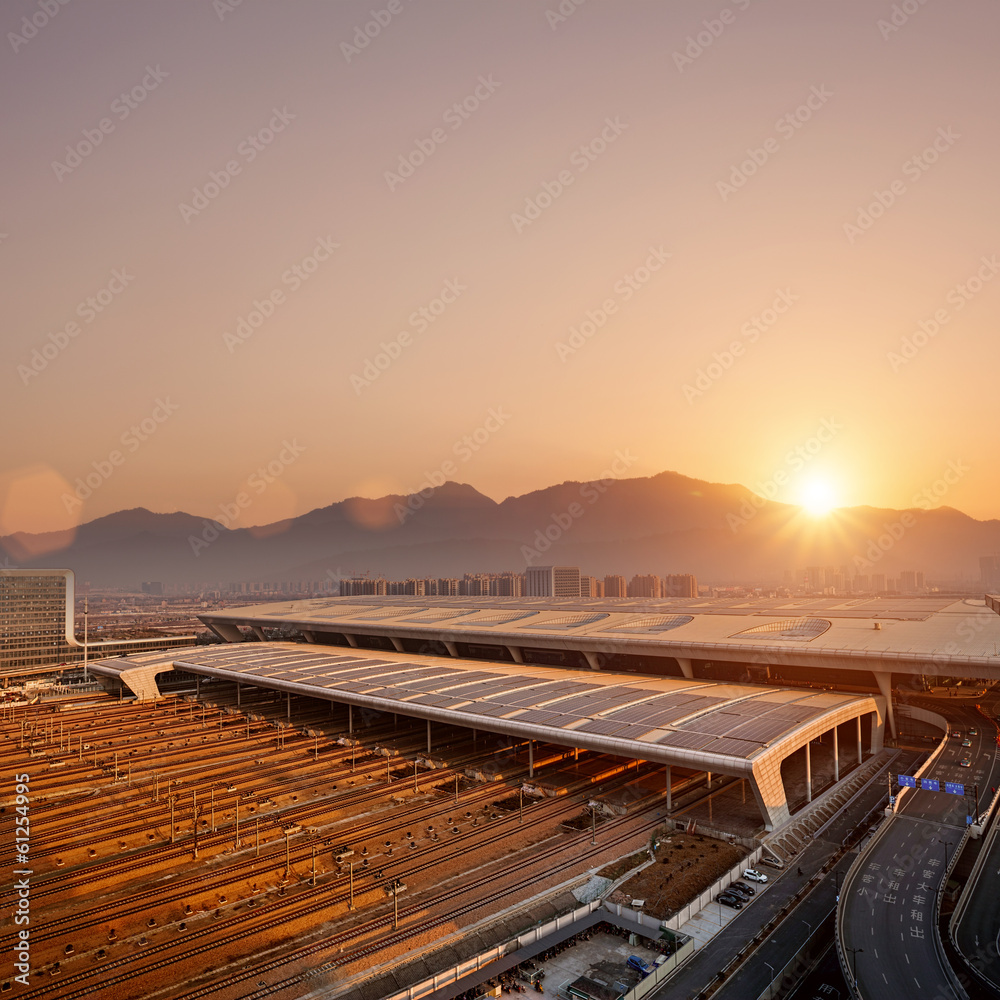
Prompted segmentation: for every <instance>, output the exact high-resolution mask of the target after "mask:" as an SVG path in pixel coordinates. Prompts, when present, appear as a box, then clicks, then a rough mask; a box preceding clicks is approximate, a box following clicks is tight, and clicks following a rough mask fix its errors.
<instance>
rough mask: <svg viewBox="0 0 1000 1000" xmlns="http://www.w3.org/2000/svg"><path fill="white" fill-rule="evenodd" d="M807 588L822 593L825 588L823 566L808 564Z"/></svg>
mask: <svg viewBox="0 0 1000 1000" xmlns="http://www.w3.org/2000/svg"><path fill="white" fill-rule="evenodd" d="M806 589H807V590H811V591H814V592H816V593H820V592H822V590H823V567H822V566H806Z"/></svg>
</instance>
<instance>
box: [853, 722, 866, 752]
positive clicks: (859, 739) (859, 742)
mask: <svg viewBox="0 0 1000 1000" xmlns="http://www.w3.org/2000/svg"><path fill="white" fill-rule="evenodd" d="M854 721H855V722H856V723H857V725H858V763H859V764H860V763H861V762H862V761H863V760H864V759H865V758H864V753H863V751H862V749H861V716H860V715H859V716H858V717H857V718H856V719H855V720H854Z"/></svg>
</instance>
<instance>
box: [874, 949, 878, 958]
mask: <svg viewBox="0 0 1000 1000" xmlns="http://www.w3.org/2000/svg"><path fill="white" fill-rule="evenodd" d="M875 957H876V958H878V948H876V949H875Z"/></svg>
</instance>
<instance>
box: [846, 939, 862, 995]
mask: <svg viewBox="0 0 1000 1000" xmlns="http://www.w3.org/2000/svg"><path fill="white" fill-rule="evenodd" d="M846 950H847V951H849V952H850V953H851V975H852V977H853V979H854V985H855V987H856V986H857V985H858V952H863V951H864V950H865V949H864V948H848V949H846Z"/></svg>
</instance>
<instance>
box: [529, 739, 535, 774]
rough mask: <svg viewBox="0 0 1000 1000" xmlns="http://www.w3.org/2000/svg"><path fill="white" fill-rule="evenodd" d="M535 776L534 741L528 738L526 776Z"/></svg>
mask: <svg viewBox="0 0 1000 1000" xmlns="http://www.w3.org/2000/svg"><path fill="white" fill-rule="evenodd" d="M534 776H535V741H534V740H528V777H529V778H533V777H534Z"/></svg>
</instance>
